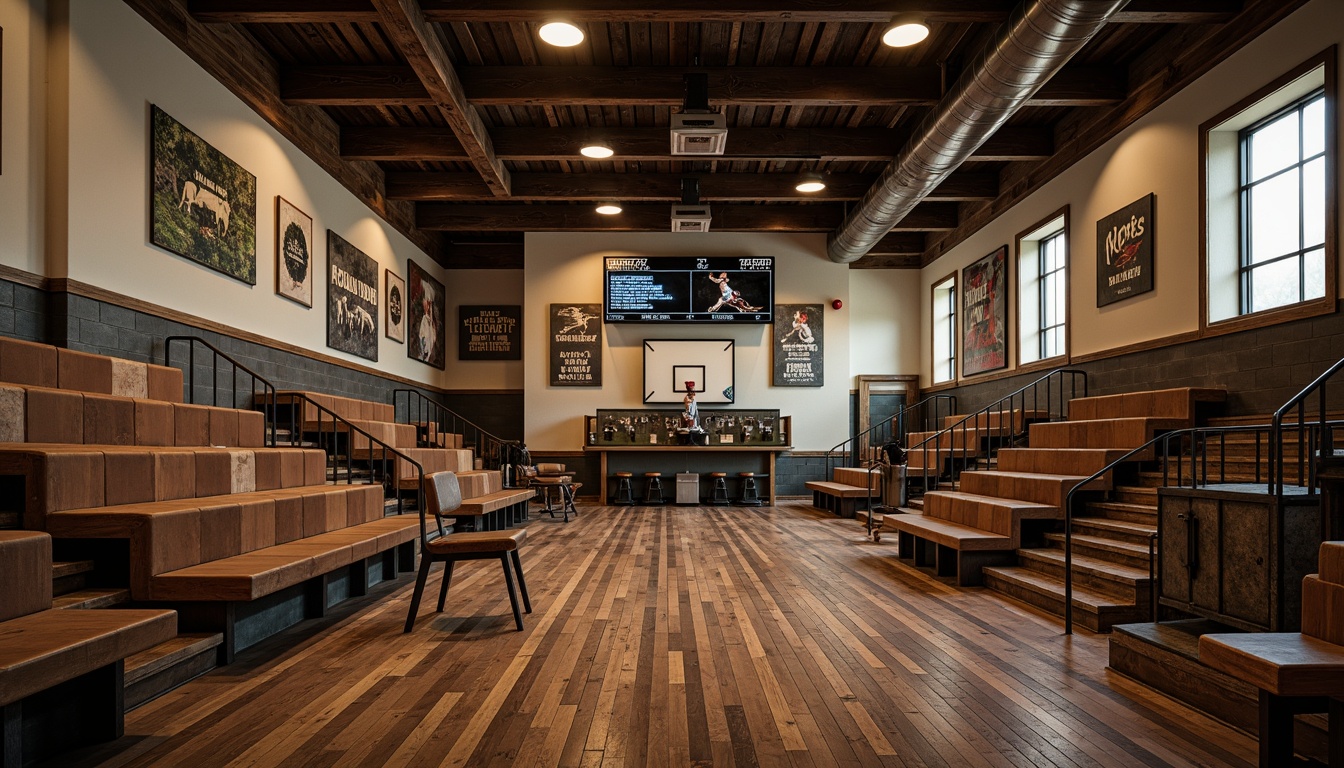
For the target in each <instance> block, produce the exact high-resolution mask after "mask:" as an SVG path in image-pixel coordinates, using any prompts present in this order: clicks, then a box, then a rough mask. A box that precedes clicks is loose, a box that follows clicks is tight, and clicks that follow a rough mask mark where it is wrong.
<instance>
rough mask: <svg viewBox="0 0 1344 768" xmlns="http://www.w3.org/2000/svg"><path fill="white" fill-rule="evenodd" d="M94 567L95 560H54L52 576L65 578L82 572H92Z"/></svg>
mask: <svg viewBox="0 0 1344 768" xmlns="http://www.w3.org/2000/svg"><path fill="white" fill-rule="evenodd" d="M93 569H94V562H93V561H92V560H68V561H52V563H51V578H53V579H64V578H66V577H68V576H76V575H78V574H81V573H91V572H92V571H93Z"/></svg>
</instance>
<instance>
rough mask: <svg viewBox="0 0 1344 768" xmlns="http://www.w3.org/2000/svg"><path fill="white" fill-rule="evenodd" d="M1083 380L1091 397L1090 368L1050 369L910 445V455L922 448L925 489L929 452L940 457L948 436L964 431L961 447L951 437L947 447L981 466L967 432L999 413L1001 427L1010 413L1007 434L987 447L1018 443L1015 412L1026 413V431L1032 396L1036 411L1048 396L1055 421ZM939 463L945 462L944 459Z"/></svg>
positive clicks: (966, 463) (963, 460) (965, 460)
mask: <svg viewBox="0 0 1344 768" xmlns="http://www.w3.org/2000/svg"><path fill="white" fill-rule="evenodd" d="M1080 379H1081V381H1082V395H1081V396H1082V397H1087V372H1086V371H1082V370H1078V369H1074V368H1056V369H1055V370H1053V371H1050V372H1049V373H1047V374H1045V375H1044V376H1042V377H1040V378H1039V379H1036V380H1035V381H1033V382H1031V383H1030V384H1027V385H1026V386H1023V387H1021V388H1020V389H1018V390H1016V391H1015V392H1012V393H1010V394H1008V395H1005V396H1003V397H1001V398H999V399H998V400H996V401H995V402H993V403H990V404H989V405H987V406H985V407H984V408H981V409H980V410H978V411H976V412H975V413H972V414H969V415H967V416H965V417H963V418H962V419H961V420H959V421H957V422H956V423H954V424H951V425H949V426H947V427H946V428H944V429H942V430H940V431H938V432H936V433H934V434H932V435H930V436H929V437H926V438H924V439H923V440H921V441H920V442H918V443H916V444H915V445H912V446H910V447H909V448H908V449H906V455H907V456H911V455H913V454H914V452H915V451H920V453H921V458H922V462H921V470H920V472H921V475H922V478H923V483H922V485H923V489H922V490H923V492H925V493H927V492H928V491H929V479H930V474H929V468H930V462H929V451H930V450H932V451H933V453H934V458H935V460H937V459H938V456H939V454H940V453H941V452H942V451H943V449H942V448H941V445H942V441H943V440H944V438H950V437H951V436H952V435H954V434H955V433H957V432H960V434H961V436H962V440H961V446H960V447H957V446H956V444H955V440H951V439H949V442H948V447H947V449H946V450H947V452H948V458H949V459H955V458H957V455H958V453H959V454H960V457H961V465H960V466H962V467H963V468H964V467H965V466H969V465H970V460H971V459H972V458H975V460H976V466H978V465H979V458H978V457H972V456H971V449H970V446H969V445H968V443H967V440H966V437H967V436H968V434H967V433H969V432H970V431H971V430H973V429H979V426H978V425H979V424H980V423H982V421H983V423H984V424H985V425H986V426H988V423H989V418H990V417H991V416H995V415H997V416H998V417H999V425H1000V426H1001V425H1002V423H1003V417H1004V416H1005V415H1006V416H1007V417H1008V425H1009V427H1008V430H1007V432H1006V434H997V435H990V436H989V437H988V438H986V441H987V444H986V447H987V449H988V452H993V451H995V450H997V449H998V448H1003V447H1007V446H1009V445H1011V444H1013V443H1015V442H1016V441H1017V439H1018V438H1019V437H1020V433H1019V432H1018V431H1017V420H1016V419H1015V418H1014V416H1013V413H1014V411H1016V410H1020V411H1021V412H1022V430H1023V431H1025V430H1026V428H1027V426H1028V420H1027V411H1028V407H1027V406H1028V399H1030V405H1031V408H1030V410H1033V411H1037V410H1041V408H1040V406H1041V405H1042V402H1041V401H1042V399H1044V405H1045V409H1044V410H1045V411H1046V412H1047V413H1048V414H1049V420H1052V421H1053V420H1055V419H1056V418H1059V417H1063V416H1065V415H1066V414H1065V405H1066V404H1067V402H1068V401H1069V400H1072V399H1073V398H1075V397H1079V394H1078V388H1079V387H1078V384H1079V380H1080ZM1056 380H1058V385H1056V383H1055V382H1056ZM1042 390H1044V397H1043V398H1042ZM1066 394H1067V397H1066ZM1056 399H1057V400H1058V405H1059V408H1058V412H1055V411H1053V410H1051V405H1052V403H1053V402H1054V401H1055V400H1056ZM968 423H969V424H971V426H967V424H968ZM930 444H932V447H930ZM939 463H940V464H941V462H939ZM952 465H953V466H954V467H956V466H958V465H957V464H956V462H955V461H954V462H952ZM956 474H957V476H959V475H960V470H957V471H956ZM941 476H942V470H941V468H940V469H939V470H938V472H936V473H935V474H934V475H933V476H932V477H933V480H934V482H937V480H938V478H939V477H941Z"/></svg>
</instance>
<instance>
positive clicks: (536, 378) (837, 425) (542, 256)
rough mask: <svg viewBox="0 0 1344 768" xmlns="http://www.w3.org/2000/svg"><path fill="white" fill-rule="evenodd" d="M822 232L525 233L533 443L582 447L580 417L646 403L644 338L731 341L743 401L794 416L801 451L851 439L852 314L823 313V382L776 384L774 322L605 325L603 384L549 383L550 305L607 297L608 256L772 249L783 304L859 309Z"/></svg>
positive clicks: (763, 252)
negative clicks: (829, 254) (835, 303)
mask: <svg viewBox="0 0 1344 768" xmlns="http://www.w3.org/2000/svg"><path fill="white" fill-rule="evenodd" d="M825 252H826V238H825V236H824V235H783V234H780V235H775V234H746V233H743V234H738V233H716V232H710V233H707V234H672V233H671V232H666V233H663V232H644V233H628V234H590V233H532V234H529V235H527V238H526V268H525V270H524V277H523V282H524V293H525V296H526V305H525V307H524V312H523V315H524V316H523V333H524V342H523V344H524V348H525V349H527V350H528V352H527V355H526V357H527V359H526V361H525V366H526V370H525V371H524V376H523V378H524V384H525V387H524V395H523V405H524V423H525V424H526V425H527V435H526V440H527V444H528V447H529V448H531V449H532V450H548V451H559V450H576V449H578V448H580V447H582V445H583V422H582V417H583V416H584V415H587V414H593V413H595V412H596V411H597V409H598V408H640V407H643V403H642V397H641V394H640V388H641V386H642V385H643V355H642V350H643V340H644V339H646V338H649V339H704V338H724V339H733V340H734V341H735V342H736V395H737V396H736V402H735V403H734V406H735V407H740V408H778V409H779V410H780V412H781V413H782V414H784V415H791V416H793V439H792V443H793V445H794V446H795V447H796V448H797V449H798V450H825V449H827V448H830V447H831V446H833V445H835V444H836V443H839V442H840V441H842V440H844V439H845V438H846V437H848V431H849V430H848V422H849V397H848V394H849V389H850V386H851V383H850V382H851V378H850V370H851V366H850V341H851V334H850V328H851V316H850V312H848V311H846V310H841V311H839V312H836V311H833V310H831V309H829V308H828V309H827V310H826V324H825V334H826V335H825V344H826V356H825V365H826V373H825V381H826V386H824V387H820V388H801V387H773V386H771V385H770V380H771V359H770V335H769V331H770V328H771V326H769V325H742V326H736V327H731V328H721V327H712V328H706V327H704V326H702V325H663V326H658V325H640V324H631V325H605V326H603V333H604V347H605V350H604V353H603V358H602V386H601V387H600V388H598V387H551V386H549V384H548V382H549V371H548V370H547V366H548V361H549V349H548V347H547V335H548V333H549V329H548V325H547V320H548V317H547V312H548V310H549V306H550V304H552V303H562V302H582V303H601V302H602V257H603V256H613V255H615V256H623V255H640V256H774V257H776V262H775V264H776V266H775V301H776V302H777V303H800V304H801V303H826V304H829V303H830V301H831V300H832V299H840V300H841V301H843V302H844V303H845V305H846V307H849V306H852V301H851V296H850V270H849V268H848V267H847V266H845V265H841V264H834V263H832V262H830V261H829V260H828V259H827V258H826V256H825Z"/></svg>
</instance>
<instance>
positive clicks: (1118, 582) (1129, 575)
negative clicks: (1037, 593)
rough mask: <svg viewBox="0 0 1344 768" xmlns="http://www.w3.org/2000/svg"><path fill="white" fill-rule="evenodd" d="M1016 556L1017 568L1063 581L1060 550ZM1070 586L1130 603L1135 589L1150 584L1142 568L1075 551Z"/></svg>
mask: <svg viewBox="0 0 1344 768" xmlns="http://www.w3.org/2000/svg"><path fill="white" fill-rule="evenodd" d="M1017 556H1018V558H1019V559H1020V560H1021V565H1022V566H1023V567H1026V568H1030V569H1031V570H1034V571H1040V572H1041V573H1044V574H1045V575H1047V576H1050V577H1052V578H1056V579H1059V580H1060V583H1063V581H1064V550H1062V549H1019V550H1018V551H1017ZM1073 576H1074V584H1075V586H1076V585H1078V584H1079V583H1080V582H1081V583H1082V584H1083V586H1085V587H1087V588H1089V589H1096V590H1099V591H1101V592H1106V593H1107V594H1110V595H1112V596H1114V597H1122V598H1124V599H1125V600H1128V601H1133V600H1134V599H1135V596H1136V594H1137V593H1136V592H1135V590H1139V589H1142V590H1145V594H1147V592H1146V590H1148V588H1149V586H1150V584H1151V582H1150V580H1149V578H1148V571H1147V569H1145V568H1135V567H1133V566H1130V565H1122V564H1120V563H1114V562H1111V561H1110V560H1102V559H1100V558H1096V557H1090V556H1088V555H1082V554H1078V553H1077V552H1075V553H1074V554H1073Z"/></svg>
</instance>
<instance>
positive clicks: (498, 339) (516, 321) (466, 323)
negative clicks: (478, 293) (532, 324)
mask: <svg viewBox="0 0 1344 768" xmlns="http://www.w3.org/2000/svg"><path fill="white" fill-rule="evenodd" d="M522 319H523V308H522V307H521V306H519V305H517V304H511V305H507V306H498V305H493V304H492V305H488V306H481V305H466V304H463V305H460V306H458V308H457V359H458V360H522V359H523V330H522Z"/></svg>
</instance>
